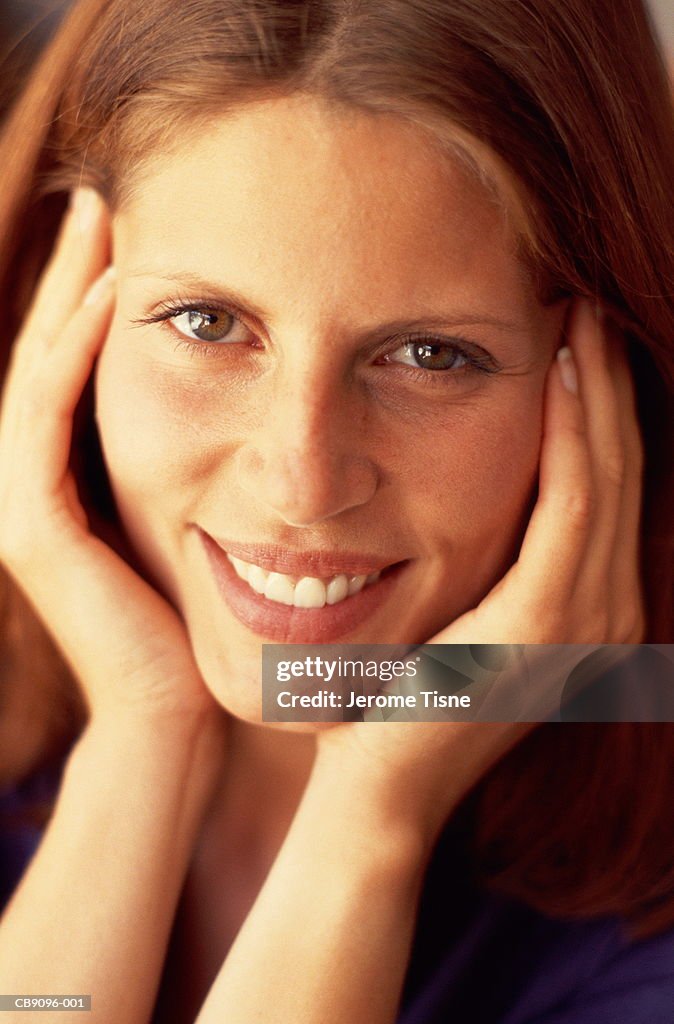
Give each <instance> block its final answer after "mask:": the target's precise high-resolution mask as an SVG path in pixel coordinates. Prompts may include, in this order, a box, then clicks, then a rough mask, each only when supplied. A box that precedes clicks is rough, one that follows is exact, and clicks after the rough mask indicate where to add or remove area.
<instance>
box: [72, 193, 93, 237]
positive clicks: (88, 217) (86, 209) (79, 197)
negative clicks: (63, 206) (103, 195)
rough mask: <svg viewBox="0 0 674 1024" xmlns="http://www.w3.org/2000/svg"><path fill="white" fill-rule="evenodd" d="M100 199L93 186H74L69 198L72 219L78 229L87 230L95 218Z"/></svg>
mask: <svg viewBox="0 0 674 1024" xmlns="http://www.w3.org/2000/svg"><path fill="white" fill-rule="evenodd" d="M99 204H100V199H99V196H98V193H97V192H96V191H95V190H94V189H93V188H85V187H81V188H76V189H75V191H74V192H73V193H72V195H71V198H70V206H71V210H72V214H73V219H74V221H75V223H76V224H77V226H78V228H79V229H80V231H88V230H89V228H90V227H91V226H92V224H93V223H94V221H95V220H96V214H97V213H98V209H99Z"/></svg>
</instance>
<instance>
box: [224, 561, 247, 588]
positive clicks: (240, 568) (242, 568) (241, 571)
mask: <svg viewBox="0 0 674 1024" xmlns="http://www.w3.org/2000/svg"><path fill="white" fill-rule="evenodd" d="M227 557H228V558H229V560H230V562H231V563H232V565H233V566H234V572H235V573H236V575H237V576H239V577H240V578H241V579H242V580H245V581H246V583H247V582H248V569H249V565H248V563H247V562H242V561H241V559H240V558H235V557H234V555H228V556H227Z"/></svg>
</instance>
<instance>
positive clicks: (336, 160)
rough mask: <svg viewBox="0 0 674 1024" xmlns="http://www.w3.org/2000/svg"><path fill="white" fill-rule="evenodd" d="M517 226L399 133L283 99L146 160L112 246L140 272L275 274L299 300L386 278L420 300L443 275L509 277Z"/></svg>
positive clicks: (482, 188) (403, 126)
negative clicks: (307, 288)
mask: <svg viewBox="0 0 674 1024" xmlns="http://www.w3.org/2000/svg"><path fill="white" fill-rule="evenodd" d="M482 158H483V155H481V156H480V159H482ZM494 174H495V175H499V174H501V172H500V170H499V169H498V168H496V169H495V171H494ZM492 179H493V176H492ZM507 184H508V183H506V186H507ZM519 217H520V210H519V209H518V208H517V206H516V203H515V202H513V203H512V204H511V206H510V208H509V207H508V204H507V202H506V203H505V204H504V203H503V202H500V201H498V200H497V199H496V198H495V195H494V189H493V188H490V187H488V186H487V185H486V184H485V183H484V181H482V180H480V178H479V176H478V175H477V174H476V173H474V172H472V171H471V170H469V168H468V166H467V164H466V163H465V162H464V161H462V160H461V159H459V158H458V157H457V156H456V155H452V154H451V152H447V151H443V149H442V148H441V146H440V144H439V143H438V142H437V141H435V140H434V139H433V138H432V136H431V135H430V134H429V133H428V132H427V131H425V130H423V129H421V128H420V127H418V126H416V125H414V124H412V123H410V122H409V121H407V120H405V119H403V118H401V117H397V116H395V115H390V114H372V113H369V112H366V111H361V110H356V109H354V108H346V107H340V106H334V105H328V104H327V103H325V102H323V101H321V100H319V99H316V98H314V97H305V96H295V97H290V98H282V99H274V100H269V101H265V102H258V103H255V104H251V105H247V106H245V107H242V108H239V109H238V110H235V111H234V112H230V113H227V114H226V115H223V116H221V117H219V118H216V119H213V120H211V121H209V122H208V123H205V124H203V125H201V126H200V127H199V128H198V129H197V130H192V131H190V132H189V133H186V134H185V135H184V137H183V138H182V139H181V138H180V137H178V139H177V141H176V144H175V145H174V146H172V148H171V151H170V152H167V153H163V154H160V155H158V156H155V157H153V158H151V159H149V160H148V161H147V162H146V163H145V164H144V166H143V169H142V173H140V174H139V175H138V177H137V179H136V180H135V181H133V182H132V183H131V188H130V190H129V192H128V198H127V200H126V202H125V203H124V205H123V206H122V207H121V209H120V211H119V214H118V217H117V218H116V220H117V225H116V234H117V246H118V251H121V255H122V257H124V256H125V255H126V254H132V257H133V261H134V268H135V269H137V270H138V272H141V271H142V270H143V269H144V268H156V267H157V260H158V258H160V259H164V260H165V261H166V262H167V263H170V262H171V261H172V260H177V261H184V260H185V258H189V260H190V262H191V263H192V264H198V265H199V266H198V267H195V266H193V267H191V268H187V269H195V270H196V269H199V270H205V269H206V268H208V269H209V270H210V271H211V273H212V272H213V269H214V268H217V267H218V266H220V267H222V268H223V271H226V272H227V273H229V272H230V271H231V269H232V265H233V264H235V265H236V266H237V267H238V268H239V269H241V272H243V267H245V268H248V269H253V268H254V267H256V266H257V267H259V268H262V267H266V268H267V269H269V267H270V266H273V268H274V272H275V273H278V274H279V275H280V277H282V278H284V279H285V280H286V281H287V282H288V285H289V286H294V287H300V290H301V287H302V284H305V285H308V284H309V280H310V279H314V278H316V279H318V278H320V279H321V281H322V282H323V287H324V288H325V287H328V288H329V284H332V285H334V286H335V289H336V290H338V288H337V285H338V279H339V278H340V275H346V276H347V277H348V278H349V287H351V288H357V287H358V285H359V283H362V282H363V281H364V280H367V281H368V282H369V287H373V285H374V284H375V283H376V281H377V280H378V279H381V280H384V279H385V280H386V281H387V282H388V284H389V286H390V287H392V288H399V289H403V290H404V289H405V288H412V289H413V290H414V291H415V292H416V293H417V294H418V293H419V291H420V290H421V291H422V292H423V291H424V290H426V289H428V290H429V291H430V292H432V291H434V290H436V289H437V283H438V281H437V279H438V278H442V276H443V275H446V274H447V272H448V271H451V273H452V275H453V278H454V279H455V280H457V279H460V278H461V277H465V276H470V275H471V274H475V273H482V274H489V272H490V271H492V272H493V271H495V270H497V269H498V270H500V272H501V273H507V274H509V275H511V276H517V275H518V274H519V273H520V272H521V270H522V268H521V265H520V264H519V261H518V260H517V258H516V249H517V231H516V228H515V225H516V223H517V221H518V218H519ZM169 269H171V268H169ZM298 275H299V277H298ZM344 284H345V285H346V282H344ZM244 285H245V283H244ZM402 297H403V296H401V298H402Z"/></svg>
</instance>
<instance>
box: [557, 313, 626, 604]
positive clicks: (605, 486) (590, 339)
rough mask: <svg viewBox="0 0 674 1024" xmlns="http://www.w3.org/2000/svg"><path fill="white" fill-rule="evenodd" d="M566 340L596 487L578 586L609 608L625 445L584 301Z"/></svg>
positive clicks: (603, 350)
mask: <svg viewBox="0 0 674 1024" xmlns="http://www.w3.org/2000/svg"><path fill="white" fill-rule="evenodd" d="M568 339H569V345H570V347H571V350H572V351H573V353H574V357H575V359H576V362H577V365H578V371H579V379H580V396H581V401H582V405H583V410H584V416H585V423H586V429H587V439H588V449H589V456H590V464H591V468H592V480H593V487H594V523H593V530H592V544H591V548H590V550H589V551H588V558H587V560H586V562H585V565H584V567H583V572H582V574H581V575H582V581H581V582H579V587H581V588H582V589H584V591H585V592H586V593H590V592H591V593H594V594H596V595H597V596H598V597H599V595H601V599H602V600H603V601H604V603H607V597H608V595H607V584H608V581H609V577H610V568H611V565H612V563H613V559H614V550H615V547H616V542H617V539H618V527H619V513H620V509H621V506H622V503H623V496H624V495H623V491H624V481H625V462H626V454H625V446H624V443H623V433H622V428H621V416H620V409H619V405H618V395H617V392H616V388H615V383H614V380H613V377H612V376H611V373H610V371H609V362H610V361H611V359H612V358H614V354H613V353H611V354H609V351H608V343H607V339H606V337H605V331H604V327H603V324H602V321H601V319H600V318H599V317H598V316H597V313H596V311H595V310H593V309H592V307H591V305H590V303H589V302H587V301H577V302H576V304H575V308H574V310H573V313H572V316H571V318H570V322H569V331H568Z"/></svg>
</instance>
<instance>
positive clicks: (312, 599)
mask: <svg viewBox="0 0 674 1024" xmlns="http://www.w3.org/2000/svg"><path fill="white" fill-rule="evenodd" d="M293 604H294V605H295V607H296V608H322V607H323V605H324V604H325V584H324V583H323V580H319V579H316V577H315V576H303V577H302V579H301V580H298V582H297V583H296V584H295V597H294V599H293Z"/></svg>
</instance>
